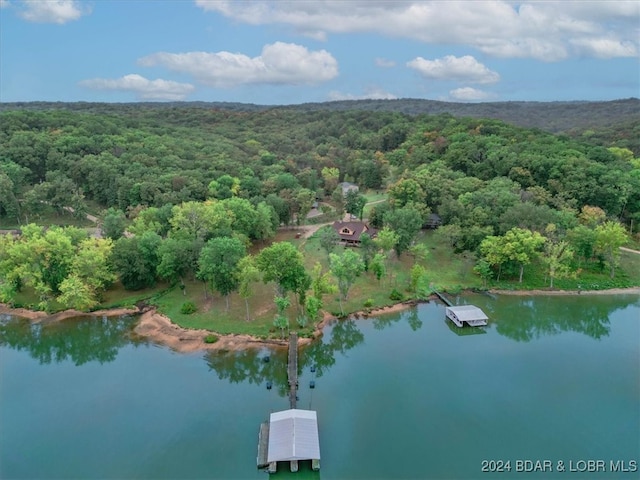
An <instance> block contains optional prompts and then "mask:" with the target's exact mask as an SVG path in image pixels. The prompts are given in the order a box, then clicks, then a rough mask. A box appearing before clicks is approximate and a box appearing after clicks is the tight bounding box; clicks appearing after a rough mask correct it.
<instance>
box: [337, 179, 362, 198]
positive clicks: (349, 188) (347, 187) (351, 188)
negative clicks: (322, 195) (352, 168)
mask: <svg viewBox="0 0 640 480" xmlns="http://www.w3.org/2000/svg"><path fill="white" fill-rule="evenodd" d="M338 186H339V187H340V188H341V189H342V196H344V197H346V196H347V193H349V192H356V193H358V191H359V190H360V188H359V187H358V186H357V185H356V184H355V183H351V182H340V183H339V184H338Z"/></svg>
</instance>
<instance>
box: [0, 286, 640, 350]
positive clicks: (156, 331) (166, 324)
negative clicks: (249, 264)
mask: <svg viewBox="0 0 640 480" xmlns="http://www.w3.org/2000/svg"><path fill="white" fill-rule="evenodd" d="M488 292H489V293H491V294H495V295H512V296H543V295H552V296H562V295H564V296H577V295H587V296H589V295H621V294H637V295H640V287H631V288H614V289H608V290H495V289H492V290H489V291H488ZM435 298H436V297H435V296H432V297H430V299H429V300H427V301H430V300H435ZM418 303H420V302H418V301H404V302H399V303H396V304H394V305H391V306H387V307H381V308H374V309H367V310H361V311H358V312H353V313H351V314H349V315H347V317H354V318H368V317H371V316H375V315H383V314H390V313H396V312H401V311H403V310H406V309H408V308H411V307H413V306H415V305H417V304H418ZM1 314H5V315H13V316H16V317H22V318H26V319H28V320H30V321H31V322H33V323H48V322H56V321H61V320H65V319H69V318H74V317H80V316H85V317H86V316H92V317H118V316H121V315H140V320H139V321H138V323H137V325H136V327H135V329H134V332H135V334H136V335H139V336H140V337H141V338H144V339H146V340H148V341H151V342H153V343H157V344H159V345H162V346H166V347H168V348H170V349H171V350H174V351H176V352H178V353H192V352H197V351H238V350H244V349H249V348H263V347H271V348H286V347H287V345H288V341H287V340H284V339H263V338H258V337H254V336H251V335H247V334H229V335H220V334H218V333H216V332H215V331H211V330H204V329H188V328H184V327H181V326H179V325H177V324H175V323H173V322H172V321H171V319H170V318H169V317H167V316H166V315H163V314H162V313H159V312H158V311H157V310H156V309H155V308H144V309H140V308H138V307H135V308H114V309H107V310H96V311H93V312H81V311H78V310H64V311H62V312H57V313H54V314H48V313H46V312H42V311H35V310H29V309H25V308H11V307H9V306H8V305H5V304H1V303H0V315H1ZM336 321H338V318H337V317H335V316H333V315H331V314H329V313H327V312H325V314H324V316H323V318H322V320H320V321H319V322H318V323H317V324H316V328H315V329H314V331H313V335H312V337H307V338H299V339H298V345H300V346H301V345H307V344H309V343H311V342H312V341H313V340H314V339H316V338H318V337H320V336H321V335H322V334H323V330H324V329H325V327H327V326H329V325H331V324H332V323H334V322H336ZM210 335H215V336H216V337H217V340H216V341H215V342H213V343H207V342H206V340H205V339H206V338H207V337H208V336H210Z"/></svg>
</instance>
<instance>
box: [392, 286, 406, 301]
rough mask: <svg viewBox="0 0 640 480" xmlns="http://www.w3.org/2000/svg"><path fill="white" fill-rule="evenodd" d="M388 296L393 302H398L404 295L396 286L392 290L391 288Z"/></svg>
mask: <svg viewBox="0 0 640 480" xmlns="http://www.w3.org/2000/svg"><path fill="white" fill-rule="evenodd" d="M389 298H390V299H391V300H393V301H394V302H399V301H400V300H402V299H403V298H404V295H402V293H400V292H399V291H398V289H397V288H394V289H393V290H391V293H390V294H389Z"/></svg>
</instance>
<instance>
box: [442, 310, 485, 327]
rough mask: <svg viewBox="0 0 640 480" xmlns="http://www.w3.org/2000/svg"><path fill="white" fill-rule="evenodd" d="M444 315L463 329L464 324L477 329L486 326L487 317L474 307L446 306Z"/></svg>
mask: <svg viewBox="0 0 640 480" xmlns="http://www.w3.org/2000/svg"><path fill="white" fill-rule="evenodd" d="M445 315H446V316H447V318H448V319H449V320H451V321H452V322H453V323H455V324H456V325H457V326H458V327H463V326H464V324H465V323H466V324H467V325H469V326H471V327H479V326H483V325H486V324H487V320H489V317H487V315H485V313H484V312H483V311H482V310H481V309H480V308H478V307H476V306H475V305H458V306H455V307H454V306H448V307H446V308H445Z"/></svg>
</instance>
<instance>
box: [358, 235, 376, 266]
mask: <svg viewBox="0 0 640 480" xmlns="http://www.w3.org/2000/svg"><path fill="white" fill-rule="evenodd" d="M377 249H378V247H377V246H376V244H375V241H374V240H373V238H371V235H369V234H368V233H366V232H365V233H363V234H362V235H360V254H361V255H362V261H363V262H364V271H365V272H368V271H369V265H370V264H371V260H372V259H373V256H374V255H375V254H376V250H377Z"/></svg>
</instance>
